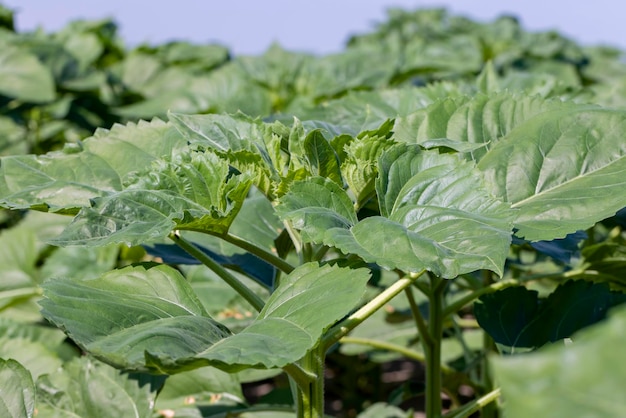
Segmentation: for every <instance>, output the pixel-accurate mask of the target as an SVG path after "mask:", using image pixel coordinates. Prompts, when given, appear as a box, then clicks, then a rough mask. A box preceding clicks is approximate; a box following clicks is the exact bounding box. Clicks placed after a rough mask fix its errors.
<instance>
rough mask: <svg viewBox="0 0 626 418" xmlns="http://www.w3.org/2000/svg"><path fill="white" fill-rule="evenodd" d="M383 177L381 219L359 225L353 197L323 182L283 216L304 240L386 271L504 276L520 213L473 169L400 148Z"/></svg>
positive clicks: (300, 187)
mask: <svg viewBox="0 0 626 418" xmlns="http://www.w3.org/2000/svg"><path fill="white" fill-rule="evenodd" d="M378 172H379V177H378V180H377V183H376V190H377V194H378V200H379V204H380V214H381V216H372V217H369V218H365V219H363V220H361V221H359V222H354V218H355V217H356V214H355V213H354V209H353V207H352V205H351V200H350V198H349V197H348V195H347V194H346V192H345V191H344V190H343V189H341V188H339V187H338V186H336V185H335V186H333V185H331V184H330V183H329V182H327V181H326V182H324V181H320V180H315V181H309V182H306V183H305V182H302V183H296V184H294V186H293V187H292V189H291V191H290V193H289V194H288V195H286V196H285V197H284V198H283V199H281V204H280V205H279V206H278V207H277V212H278V214H279V215H280V216H281V217H282V218H283V219H286V220H289V221H291V222H292V223H293V225H294V227H296V228H298V229H301V230H302V237H303V239H305V240H308V241H313V242H318V243H323V244H326V245H330V246H335V247H337V248H338V249H340V250H341V251H343V252H344V253H348V254H350V253H352V254H357V255H359V256H360V257H362V258H363V259H364V260H365V261H367V262H375V263H377V264H379V265H381V266H382V267H385V268H389V269H394V268H399V269H402V270H406V271H419V270H422V269H427V270H430V271H432V272H434V273H435V274H437V275H439V276H442V277H446V278H454V277H456V276H457V275H459V274H463V273H467V272H471V271H474V270H479V269H490V270H493V271H495V272H496V273H498V274H501V273H502V268H503V264H504V260H505V258H506V255H507V253H508V247H509V243H510V227H511V223H510V222H511V219H512V217H513V213H512V211H510V210H509V208H508V206H507V205H505V204H503V203H501V202H499V201H498V200H497V199H494V198H493V197H491V196H490V194H489V193H488V192H487V191H486V189H485V186H484V180H483V179H482V177H481V175H480V173H479V172H478V171H477V170H476V169H475V168H474V167H473V166H472V164H471V163H464V162H462V161H460V160H459V159H457V158H455V157H453V156H449V155H439V154H437V153H434V152H421V151H420V150H419V148H417V147H404V146H398V147H395V148H391V149H390V150H388V151H387V152H386V153H384V154H383V156H382V157H381V159H380V160H379V166H378Z"/></svg>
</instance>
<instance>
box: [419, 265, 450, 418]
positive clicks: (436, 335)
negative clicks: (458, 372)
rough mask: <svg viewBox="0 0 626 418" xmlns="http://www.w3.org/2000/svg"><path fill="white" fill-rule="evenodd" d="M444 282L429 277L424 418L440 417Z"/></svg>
mask: <svg viewBox="0 0 626 418" xmlns="http://www.w3.org/2000/svg"><path fill="white" fill-rule="evenodd" d="M445 285H446V280H445V279H442V278H440V277H434V276H433V277H431V292H430V303H429V305H428V306H429V312H428V313H429V315H428V334H429V335H430V337H431V341H430V343H427V342H426V341H425V340H423V341H424V354H425V355H426V417H427V418H440V417H441V338H442V334H443V315H442V314H443V294H444V290H445Z"/></svg>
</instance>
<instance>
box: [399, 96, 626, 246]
mask: <svg viewBox="0 0 626 418" xmlns="http://www.w3.org/2000/svg"><path fill="white" fill-rule="evenodd" d="M625 121H626V112H625V111H620V110H608V109H601V108H599V107H597V106H592V105H584V104H577V103H574V102H563V101H561V100H545V99H542V98H540V97H527V96H523V95H519V94H511V93H507V92H501V93H497V94H492V95H478V96H476V97H474V98H471V99H470V98H462V99H461V98H451V99H446V100H442V101H439V102H436V103H434V104H432V105H431V106H429V107H427V108H426V109H424V110H421V111H418V112H415V113H414V114H411V115H409V116H407V117H406V118H399V119H398V120H397V121H396V125H395V127H394V130H395V132H396V136H395V138H396V139H397V140H400V141H404V142H412V143H415V142H416V143H418V144H422V143H425V142H427V141H429V140H432V139H437V138H448V139H451V140H454V141H464V142H468V143H471V144H484V145H485V146H484V147H479V148H476V149H473V150H471V151H470V152H469V153H467V154H466V157H467V158H471V159H473V160H475V161H477V162H478V168H479V169H480V170H481V171H483V172H484V173H485V178H486V184H487V186H488V187H489V191H490V192H491V193H492V194H493V195H494V196H496V197H499V198H501V199H503V200H505V201H506V202H509V203H510V204H511V206H512V207H513V208H515V209H518V213H519V215H518V218H517V220H516V221H515V227H516V228H517V229H518V232H517V235H519V236H520V237H524V238H525V239H527V240H529V241H539V240H552V239H555V238H563V237H564V236H565V235H567V234H569V233H573V232H575V231H577V230H581V229H587V228H589V227H590V226H592V225H593V224H594V223H596V222H598V221H600V220H602V219H605V218H608V217H609V216H611V215H613V214H614V213H615V212H616V211H617V210H619V209H621V208H622V207H624V206H626V196H625V195H624V194H623V193H618V192H616V191H617V190H621V189H622V188H623V185H624V183H623V178H624V175H623V174H624V172H625V170H626V147H624V141H623V137H624V134H625V133H626V123H625Z"/></svg>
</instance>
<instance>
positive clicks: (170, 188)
mask: <svg viewBox="0 0 626 418" xmlns="http://www.w3.org/2000/svg"><path fill="white" fill-rule="evenodd" d="M228 176H229V168H228V164H227V163H226V162H225V161H223V160H221V159H220V158H219V157H217V156H216V155H214V154H211V153H194V154H192V155H187V154H181V155H178V156H176V158H174V161H160V160H159V161H155V162H154V163H153V165H152V169H151V170H150V171H149V172H148V173H139V174H138V175H137V176H136V178H135V179H134V180H135V182H134V183H133V184H130V185H129V186H128V187H127V188H126V189H125V190H123V191H121V192H118V193H113V194H110V195H108V196H106V197H103V198H96V199H94V200H93V204H92V207H91V208H83V209H81V211H80V212H79V213H78V215H77V216H76V218H75V219H74V221H73V222H72V223H71V224H70V225H69V226H68V227H67V228H66V229H65V230H64V231H63V233H62V234H61V235H60V236H59V237H57V238H55V239H54V240H53V241H52V242H53V243H55V244H56V245H77V244H80V245H106V244H110V243H120V242H123V243H126V244H127V245H138V244H146V243H149V242H151V241H154V240H157V239H160V238H164V237H166V236H167V235H168V234H169V233H170V232H171V231H172V230H173V229H181V230H184V229H187V230H194V231H201V232H213V233H224V232H226V231H228V228H229V226H230V224H231V223H232V222H233V220H234V218H235V217H236V216H237V213H238V212H239V209H240V208H241V205H242V204H243V201H244V199H245V197H246V195H247V193H248V190H249V188H250V179H249V178H248V177H247V176H245V175H239V176H232V177H230V178H228Z"/></svg>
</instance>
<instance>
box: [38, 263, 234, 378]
mask: <svg viewBox="0 0 626 418" xmlns="http://www.w3.org/2000/svg"><path fill="white" fill-rule="evenodd" d="M42 287H43V288H44V296H45V299H43V300H42V301H41V302H40V305H41V306H42V308H43V309H42V314H43V315H44V316H45V317H46V318H48V319H49V320H50V321H52V322H53V323H55V324H56V325H57V326H59V327H60V328H62V329H64V330H65V331H66V332H67V333H68V335H69V336H70V337H71V338H72V339H73V340H74V341H75V342H76V343H77V344H79V345H80V346H81V347H83V348H84V349H85V350H86V351H88V352H90V353H91V354H93V355H94V356H96V357H98V358H100V359H102V360H103V361H106V362H107V363H109V364H113V365H115V366H117V367H121V368H129V369H144V370H145V366H144V364H145V361H144V352H146V351H150V352H152V353H153V354H154V355H168V356H172V357H176V356H185V355H188V354H189V353H194V352H199V351H201V350H202V349H203V348H204V347H206V346H207V345H211V344H213V343H215V342H217V341H219V340H220V339H222V338H224V337H226V336H227V335H229V334H230V332H229V331H228V330H227V329H226V328H225V327H223V326H222V325H220V324H219V323H217V322H215V321H214V320H212V319H211V318H210V317H209V316H208V314H207V313H206V311H205V310H204V307H203V306H202V303H201V302H200V301H199V300H198V298H197V297H196V295H195V294H194V292H193V290H192V289H191V287H190V286H189V284H188V283H187V282H186V281H185V279H184V278H183V277H182V275H180V273H178V272H177V271H176V270H174V269H172V268H171V267H167V266H164V265H160V266H154V267H152V268H147V267H146V266H137V267H126V268H124V269H121V270H113V271H111V272H109V273H107V274H105V275H104V276H102V277H101V278H99V279H96V280H88V281H76V280H71V279H56V280H49V281H47V282H46V283H44V284H43V286H42ZM122 308H123V309H122Z"/></svg>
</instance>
